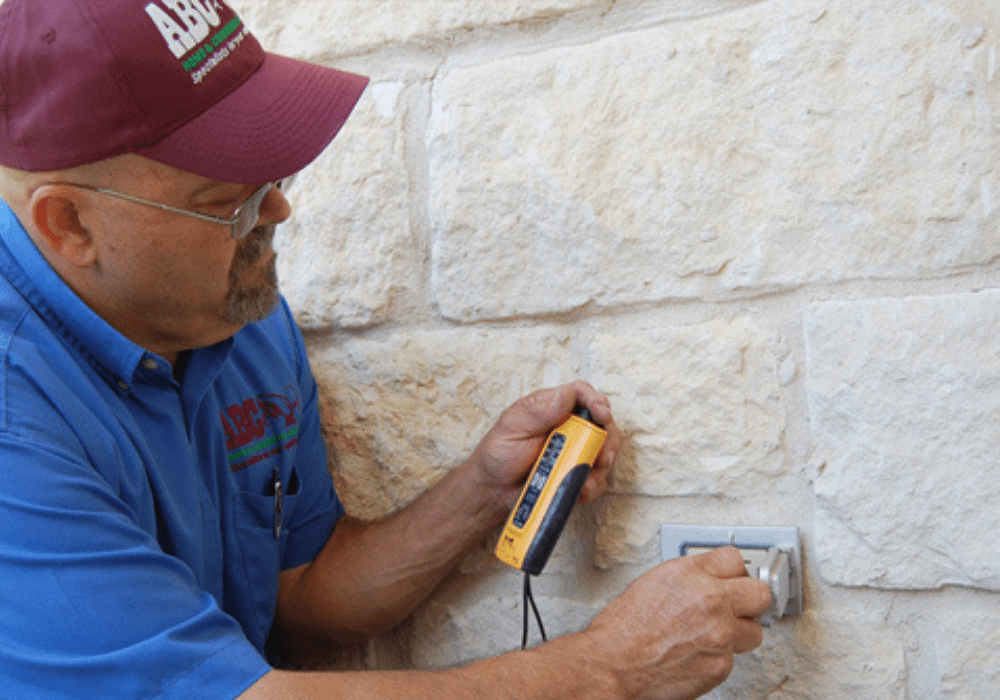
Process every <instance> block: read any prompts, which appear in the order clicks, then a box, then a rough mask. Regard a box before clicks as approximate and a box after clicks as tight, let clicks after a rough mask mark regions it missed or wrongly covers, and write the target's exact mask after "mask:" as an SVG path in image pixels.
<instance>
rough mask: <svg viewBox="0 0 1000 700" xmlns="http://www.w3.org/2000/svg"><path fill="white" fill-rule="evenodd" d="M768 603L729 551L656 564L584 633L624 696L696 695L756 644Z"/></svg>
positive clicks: (666, 699) (763, 589) (678, 699)
mask: <svg viewBox="0 0 1000 700" xmlns="http://www.w3.org/2000/svg"><path fill="white" fill-rule="evenodd" d="M770 600H771V593H770V591H769V590H768V587H767V585H766V584H765V583H764V582H762V581H759V580H757V579H754V578H750V577H748V576H747V575H746V569H745V568H744V564H743V557H742V556H741V555H740V553H739V551H738V550H736V549H735V548H733V547H723V548H720V549H716V550H713V551H711V552H707V553H705V554H701V555H698V556H691V557H680V558H678V559H672V560H670V561H667V562H664V563H663V564H661V565H659V566H657V567H656V568H655V569H653V570H651V571H649V572H648V573H646V574H645V575H643V576H642V577H640V578H639V579H637V580H636V581H635V582H633V583H632V585H631V586H629V588H628V589H627V590H626V591H625V592H624V593H623V594H622V595H621V596H620V597H619V598H617V599H616V600H614V601H612V602H611V603H610V604H609V605H608V606H607V607H606V608H605V609H604V610H603V611H602V612H601V614H600V615H598V616H597V617H596V618H595V619H594V621H593V622H592V623H591V625H590V626H589V627H588V628H587V630H586V632H584V633H583V636H589V637H591V641H592V642H595V643H596V648H597V649H596V650H597V651H598V653H600V654H601V655H602V657H603V660H604V662H605V663H606V664H608V665H609V666H610V667H611V670H612V673H613V674H614V675H616V676H617V677H618V679H619V682H620V683H621V686H622V688H623V689H624V691H625V697H627V698H657V699H658V700H682V699H688V698H696V697H698V696H699V695H702V694H703V693H705V692H707V691H708V690H710V689H711V688H713V687H715V686H716V685H718V684H719V683H721V682H723V681H724V680H725V679H726V678H727V677H728V676H729V672H730V671H731V670H732V666H733V655H734V654H741V653H745V652H748V651H751V650H752V649H755V648H756V647H758V646H759V645H760V643H761V640H762V635H763V631H762V629H761V625H760V623H759V622H757V620H756V619H754V618H755V617H756V616H758V615H760V614H762V613H763V612H764V611H765V610H766V609H767V606H768V604H769V603H770Z"/></svg>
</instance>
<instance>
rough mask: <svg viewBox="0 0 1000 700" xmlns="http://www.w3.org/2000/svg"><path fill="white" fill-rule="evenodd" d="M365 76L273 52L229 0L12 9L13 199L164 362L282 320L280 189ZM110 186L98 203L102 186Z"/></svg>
mask: <svg viewBox="0 0 1000 700" xmlns="http://www.w3.org/2000/svg"><path fill="white" fill-rule="evenodd" d="M366 83H367V79H365V78H363V77H360V76H355V75H351V74H347V73H342V72H339V71H335V70H332V69H328V68H323V67H320V66H315V65H312V64H308V63H303V62H300V61H294V60H291V59H287V58H283V57H280V56H275V55H273V54H267V53H265V52H264V51H263V50H262V49H261V47H260V45H259V44H258V43H257V41H256V39H254V37H253V36H252V35H251V34H249V33H248V32H247V30H246V28H245V27H244V26H243V24H242V22H241V21H240V20H239V18H238V17H237V16H236V15H235V13H234V12H233V11H232V10H231V9H230V8H229V7H228V6H227V5H226V4H225V3H224V2H222V1H221V0H3V1H2V2H0V196H2V198H3V199H4V200H5V201H7V202H8V204H10V205H11V207H12V209H13V210H14V212H15V213H16V214H17V215H18V218H19V219H20V220H21V222H22V223H23V224H24V225H25V227H26V228H27V229H28V231H29V234H31V235H32V238H33V239H34V240H35V242H36V244H37V245H38V247H39V249H40V250H41V251H42V253H43V255H45V257H46V259H48V260H49V262H50V263H51V264H52V266H53V268H54V269H55V270H56V271H57V272H58V273H59V274H60V276H62V277H63V279H64V280H66V281H67V283H69V284H70V286H71V287H72V288H73V289H74V291H76V292H77V294H79V295H80V296H81V298H83V299H84V300H85V301H86V302H87V303H88V304H89V305H90V306H91V307H92V308H94V309H95V311H97V312H98V313H99V314H100V315H101V316H103V317H104V318H105V319H106V320H108V321H109V322H110V323H111V324H112V325H113V326H115V327H116V328H118V329H119V330H121V331H122V332H123V333H124V334H125V335H126V336H128V337H129V338H131V339H133V340H135V341H136V342H139V343H140V344H142V345H144V346H145V347H147V348H149V349H152V350H154V351H156V352H160V353H161V354H164V356H168V357H169V356H172V355H173V354H175V351H177V350H182V349H187V348H192V347H198V346H200V345H205V344H208V343H210V342H215V341H217V340H220V339H221V338H224V337H227V335H231V334H232V333H233V332H235V330H237V329H238V328H239V327H240V326H241V325H243V324H245V323H246V322H248V321H251V320H256V319H258V318H260V317H262V316H263V315H264V314H266V313H267V312H268V311H269V310H270V309H271V308H273V305H274V302H275V299H276V294H277V292H276V282H275V279H274V262H273V251H271V248H270V240H271V237H272V236H273V228H274V225H275V224H277V223H279V222H280V221H282V220H284V219H285V218H287V216H288V214H289V208H288V203H287V202H286V201H285V200H284V198H283V196H282V194H281V193H280V191H278V190H277V189H272V190H270V191H269V192H268V193H267V195H266V196H265V197H264V198H263V200H262V201H261V203H260V218H259V220H258V221H257V226H256V227H255V228H254V229H253V230H252V231H251V232H250V234H249V235H247V236H246V237H245V238H244V239H242V240H241V241H238V242H237V241H233V240H231V238H230V236H229V231H228V230H227V228H226V227H225V226H221V225H219V224H217V223H212V222H211V221H206V220H204V216H202V218H195V217H191V216H185V215H182V214H179V213H176V212H173V211H170V210H168V209H163V208H157V207H156V206H149V205H144V204H141V203H137V202H135V201H130V200H128V199H122V198H120V197H115V196H111V195H107V194H105V193H102V192H100V191H98V190H100V189H107V190H113V191H115V192H119V193H122V194H125V195H127V196H129V197H138V198H140V199H144V200H147V201H149V202H153V203H158V204H162V205H166V207H169V208H172V209H181V210H186V211H191V212H195V213H197V214H199V215H207V216H208V217H210V218H211V217H214V218H216V219H228V218H229V217H230V216H232V215H233V212H234V210H235V209H237V208H238V207H239V206H241V205H242V204H243V203H244V202H245V200H246V199H247V198H248V197H250V196H251V194H252V193H253V192H255V191H257V190H258V189H259V188H260V187H261V186H262V185H264V184H266V183H269V182H276V181H279V180H281V179H283V178H285V177H287V176H289V175H291V174H293V173H295V172H297V171H298V170H300V169H301V168H303V167H304V166H305V165H307V164H308V163H309V162H310V161H312V160H313V159H314V158H315V157H316V156H317V155H318V154H319V153H320V152H321V151H322V150H323V149H324V148H325V147H326V146H327V145H328V144H329V142H330V141H331V140H332V139H333V137H334V136H335V135H336V133H337V132H338V131H339V130H340V128H341V126H342V125H343V124H344V122H345V121H346V119H347V117H348V115H349V114H350V112H351V110H352V109H353V107H354V105H355V103H356V102H357V100H358V99H359V97H360V95H361V92H362V91H363V90H364V87H365V85H366ZM95 188H96V189H95Z"/></svg>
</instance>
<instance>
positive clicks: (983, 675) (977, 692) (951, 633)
mask: <svg viewBox="0 0 1000 700" xmlns="http://www.w3.org/2000/svg"><path fill="white" fill-rule="evenodd" d="M937 646H938V649H939V654H940V664H941V669H942V673H941V694H940V697H941V698H942V700H959V699H961V700H966V699H969V700H971V699H972V698H991V697H995V696H996V694H997V688H1000V664H998V663H997V654H996V652H997V649H1000V612H998V610H997V606H995V605H992V606H989V607H986V608H980V607H976V608H968V607H966V608H963V609H961V610H955V611H954V613H953V617H951V618H950V619H949V620H948V622H947V624H946V625H944V629H943V631H942V634H941V636H940V638H939V640H938V644H937Z"/></svg>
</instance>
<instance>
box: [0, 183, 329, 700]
mask: <svg viewBox="0 0 1000 700" xmlns="http://www.w3.org/2000/svg"><path fill="white" fill-rule="evenodd" d="M0 309H2V311H0V696H2V697H3V698H7V699H11V698H33V699H34V698H65V697H87V698H98V697H99V698H124V697H171V698H173V697H176V698H223V697H227V698H228V697H233V696H235V695H238V694H239V693H241V692H242V691H243V690H245V689H246V688H247V687H249V686H250V685H251V684H253V683H254V682H255V681H256V680H257V679H258V678H260V676H262V675H263V674H264V673H266V672H267V671H268V670H269V666H268V664H267V663H266V661H265V658H264V654H263V649H264V642H265V640H266V638H267V634H268V631H269V629H270V627H271V622H272V619H273V613H274V607H275V600H276V595H277V587H278V574H279V572H280V571H281V570H283V569H288V568H292V567H295V566H299V565H301V564H305V563H307V562H309V561H311V560H312V559H313V558H314V557H315V556H316V555H317V554H318V553H319V551H320V549H321V548H322V546H323V544H324V543H325V542H326V540H327V538H328V537H329V535H330V533H331V532H332V530H333V527H334V524H335V523H336V521H337V519H338V518H339V517H340V516H341V515H342V513H343V509H342V507H341V505H340V501H339V500H338V499H337V496H336V494H335V493H334V490H333V485H332V482H331V479H330V476H329V473H328V471H327V468H326V450H325V447H324V444H323V441H322V439H321V437H320V425H319V416H318V412H317V392H316V385H315V382H314V380H313V377H312V374H311V372H310V370H309V365H308V362H307V359H306V354H305V348H304V346H303V343H302V338H301V336H300V334H299V332H298V330H297V329H296V327H295V324H294V322H293V321H292V318H291V315H290V312H289V310H288V307H287V305H286V304H285V303H284V301H282V303H281V305H280V307H279V308H278V309H277V310H276V311H275V312H274V313H273V314H272V315H271V316H270V317H269V318H267V319H266V320H264V321H262V322H260V323H256V324H250V325H248V326H246V327H244V328H243V329H242V330H240V331H239V332H238V333H237V334H236V335H235V336H234V337H232V338H230V339H228V340H225V341H223V342H221V343H218V344H216V345H213V346H210V347H207V348H203V349H199V350H195V351H193V352H191V353H190V358H189V359H188V361H187V365H186V368H185V372H184V376H183V382H182V383H180V384H179V383H178V382H177V381H175V380H174V377H173V376H172V368H171V366H170V364H169V363H168V362H166V361H165V360H164V359H163V358H161V357H159V356H157V355H155V354H153V353H150V352H148V351H146V350H144V349H143V348H141V347H139V346H138V345H136V344H134V343H132V342H131V341H129V340H127V339H126V338H125V337H124V336H122V334H120V333H119V332H118V331H116V330H115V329H114V328H112V327H111V326H110V325H108V324H107V323H106V322H105V321H104V320H103V319H101V318H100V317H99V316H97V315H96V314H95V313H94V312H93V311H91V310H90V308H89V307H87V306H86V305H85V304H84V303H83V302H82V301H81V300H80V299H79V298H78V297H77V296H76V295H75V294H74V293H73V292H72V290H70V288H69V287H68V286H67V285H66V284H65V283H63V281H62V280H61V279H60V278H59V277H58V275H56V274H55V272H54V271H53V270H52V268H51V267H50V266H49V265H48V263H47V262H46V261H45V259H44V258H43V257H42V256H41V255H40V253H39V252H38V250H37V249H36V248H35V246H34V244H33V243H32V241H31V239H30V238H29V237H28V236H27V234H26V233H25V231H24V229H23V228H22V226H21V225H20V223H19V222H18V220H17V219H16V218H15V217H14V215H13V213H12V212H11V211H10V209H9V208H8V207H7V206H6V204H4V203H3V202H0ZM276 481H278V482H280V484H281V487H282V488H281V491H282V492H283V499H282V501H283V502H282V503H281V506H282V507H281V508H280V513H279V512H278V511H279V509H278V508H276V505H277V502H278V498H277V497H276V494H275V490H276V489H275V483H276ZM276 517H277V518H279V519H280V522H276Z"/></svg>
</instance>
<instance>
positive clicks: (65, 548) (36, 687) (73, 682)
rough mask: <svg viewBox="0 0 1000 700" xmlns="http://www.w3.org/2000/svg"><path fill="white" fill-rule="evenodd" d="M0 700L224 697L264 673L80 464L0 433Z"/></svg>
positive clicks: (240, 637)
mask: <svg viewBox="0 0 1000 700" xmlns="http://www.w3.org/2000/svg"><path fill="white" fill-rule="evenodd" d="M0 469H2V470H3V479H2V480H0V679H2V681H0V686H2V687H3V696H4V697H5V698H33V699H36V698H65V697H95V698H97V697H100V698H124V697H158V698H223V697H226V698H229V697H234V696H236V695H239V694H240V693H241V692H243V691H244V690H245V689H246V688H247V687H249V686H250V685H252V684H253V683H254V682H255V681H256V680H257V679H259V678H260V677H261V676H262V675H263V674H264V673H266V672H267V671H268V670H269V666H268V664H267V663H266V661H265V660H264V659H263V658H262V657H261V655H260V653H259V652H258V651H257V650H256V649H255V648H254V647H253V645H252V644H250V642H248V641H247V639H246V637H245V636H244V634H243V632H242V630H241V629H240V626H239V625H238V624H237V623H236V621H235V620H234V619H233V618H231V617H230V616H228V615H226V614H225V613H224V612H222V611H221V610H220V609H219V608H218V606H217V604H216V602H215V599H214V598H213V597H212V596H211V595H209V594H208V593H206V592H204V591H202V590H200V589H199V587H198V585H197V583H196V580H195V576H194V575H193V573H192V572H191V571H190V569H188V567H187V566H186V565H185V564H184V563H183V562H181V561H180V560H179V559H177V558H176V557H172V556H169V555H167V554H165V553H164V552H163V551H162V550H161V549H160V547H159V545H158V543H157V542H156V540H155V539H153V538H152V537H151V536H150V534H149V533H147V532H145V531H144V530H142V529H141V528H139V527H138V526H137V525H136V524H135V519H134V517H133V514H132V513H131V512H130V510H129V507H128V506H127V505H126V504H125V503H124V502H123V501H122V500H120V499H119V498H118V497H117V496H116V494H115V493H114V492H113V490H112V489H111V488H110V487H109V485H108V483H107V482H106V481H104V480H103V479H102V478H101V477H100V475H99V474H97V473H96V472H95V471H94V469H93V468H92V467H91V466H90V465H88V464H85V463H82V462H81V461H80V459H79V458H78V457H75V456H74V455H71V454H69V453H64V452H62V451H60V449H59V448H58V447H57V446H53V445H43V444H38V443H36V442H34V441H33V440H32V439H31V437H30V436H25V435H15V434H11V433H9V432H6V433H2V434H0Z"/></svg>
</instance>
